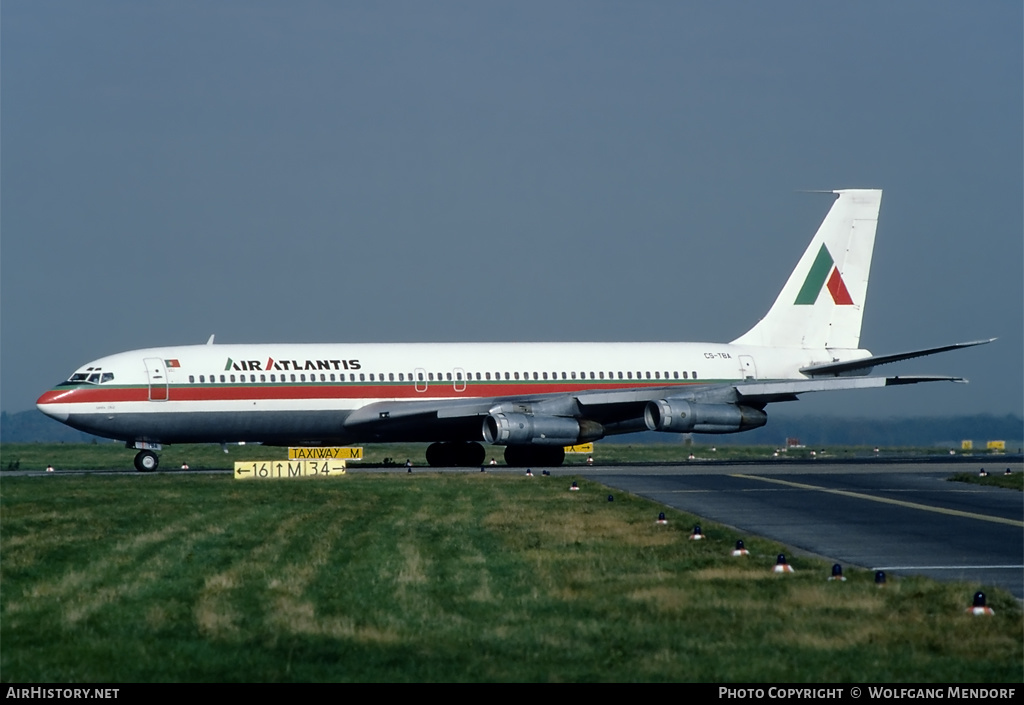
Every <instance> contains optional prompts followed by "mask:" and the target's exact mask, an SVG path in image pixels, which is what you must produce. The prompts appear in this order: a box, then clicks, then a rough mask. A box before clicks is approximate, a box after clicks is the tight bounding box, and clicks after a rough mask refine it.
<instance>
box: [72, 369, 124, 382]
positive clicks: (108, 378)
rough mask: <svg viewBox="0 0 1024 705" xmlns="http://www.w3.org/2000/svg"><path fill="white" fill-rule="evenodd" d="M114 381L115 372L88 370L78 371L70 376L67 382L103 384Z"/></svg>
mask: <svg viewBox="0 0 1024 705" xmlns="http://www.w3.org/2000/svg"><path fill="white" fill-rule="evenodd" d="M112 381H114V373H113V372H101V371H100V370H88V371H86V372H76V373H75V374H73V375H71V377H69V378H68V381H67V382H65V384H103V383H104V382H112Z"/></svg>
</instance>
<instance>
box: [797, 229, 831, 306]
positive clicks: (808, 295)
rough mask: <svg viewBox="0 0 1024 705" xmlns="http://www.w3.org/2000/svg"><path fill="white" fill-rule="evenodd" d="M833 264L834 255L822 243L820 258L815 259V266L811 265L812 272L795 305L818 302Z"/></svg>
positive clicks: (808, 304) (809, 304) (807, 304)
mask: <svg viewBox="0 0 1024 705" xmlns="http://www.w3.org/2000/svg"><path fill="white" fill-rule="evenodd" d="M832 264H833V262H832V255H830V254H829V253H828V248H826V247H825V244H824V243H822V245H821V249H820V250H818V256H817V257H815V258H814V264H812V265H811V271H810V272H808V273H807V278H806V279H805V280H804V285H803V286H802V287H800V293H799V294H797V295H796V301H794V302H793V304H794V305H796V306H813V305H814V302H815V301H817V300H818V294H819V293H820V292H821V287H822V286H823V285H824V284H825V278H826V277H827V276H828V273H829V272H830V271H832Z"/></svg>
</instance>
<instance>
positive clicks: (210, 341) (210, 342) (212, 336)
mask: <svg viewBox="0 0 1024 705" xmlns="http://www.w3.org/2000/svg"><path fill="white" fill-rule="evenodd" d="M216 335H217V334H216V333H214V334H213V335H211V336H210V339H209V340H207V341H206V344H207V345H213V339H214V337H215V336H216Z"/></svg>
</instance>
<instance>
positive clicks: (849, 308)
mask: <svg viewBox="0 0 1024 705" xmlns="http://www.w3.org/2000/svg"><path fill="white" fill-rule="evenodd" d="M833 193H835V194H836V195H837V196H838V198H836V201H835V203H833V204H832V208H831V209H830V210H829V212H828V214H827V215H826V216H825V220H823V221H822V223H821V226H820V227H819V228H818V232H817V233H816V234H815V236H814V239H812V240H811V244H810V245H808V247H807V249H806V250H805V251H804V254H803V256H802V257H801V258H800V261H799V262H797V265H796V269H794V270H793V273H792V274H790V275H789V280H788V281H786V285H785V286H784V287H782V291H781V292H780V293H779V296H778V298H777V299H776V300H775V303H774V304H773V305H772V307H771V309H770V310H769V311H768V313H767V314H766V315H765V317H764V318H762V319H761V320H760V321H758V322H757V324H756V325H755V326H754V327H753V328H751V329H750V330H749V331H747V332H746V333H744V334H743V335H742V336H740V337H739V338H737V339H736V340H734V341H732V342H733V343H735V344H740V345H760V346H765V347H788V348H845V349H856V348H858V347H859V344H860V326H861V320H862V318H863V315H864V298H865V296H866V295H867V290H868V273H869V271H870V269H871V252H872V250H873V249H874V245H875V228H876V226H877V225H878V209H879V207H880V205H881V203H882V191H881V190H878V189H844V190H839V191H833Z"/></svg>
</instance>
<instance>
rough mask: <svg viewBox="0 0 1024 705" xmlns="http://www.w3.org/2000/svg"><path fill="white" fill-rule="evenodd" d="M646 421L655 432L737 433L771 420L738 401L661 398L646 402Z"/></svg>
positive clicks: (764, 414) (761, 412) (757, 410)
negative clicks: (718, 401)
mask: <svg viewBox="0 0 1024 705" xmlns="http://www.w3.org/2000/svg"><path fill="white" fill-rule="evenodd" d="M644 422H645V423H646V424H647V428H649V429H650V430H652V431H665V432H667V433H690V432H693V433H737V432H739V431H747V430H749V429H752V428H760V427H761V426H764V425H765V424H766V423H768V414H766V413H764V412H763V411H761V410H760V409H755V408H753V407H750V406H740V405H739V404H696V403H693V402H689V401H685V400H683V399H658V400H656V401H652V402H648V403H647V407H646V408H645V409H644Z"/></svg>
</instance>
